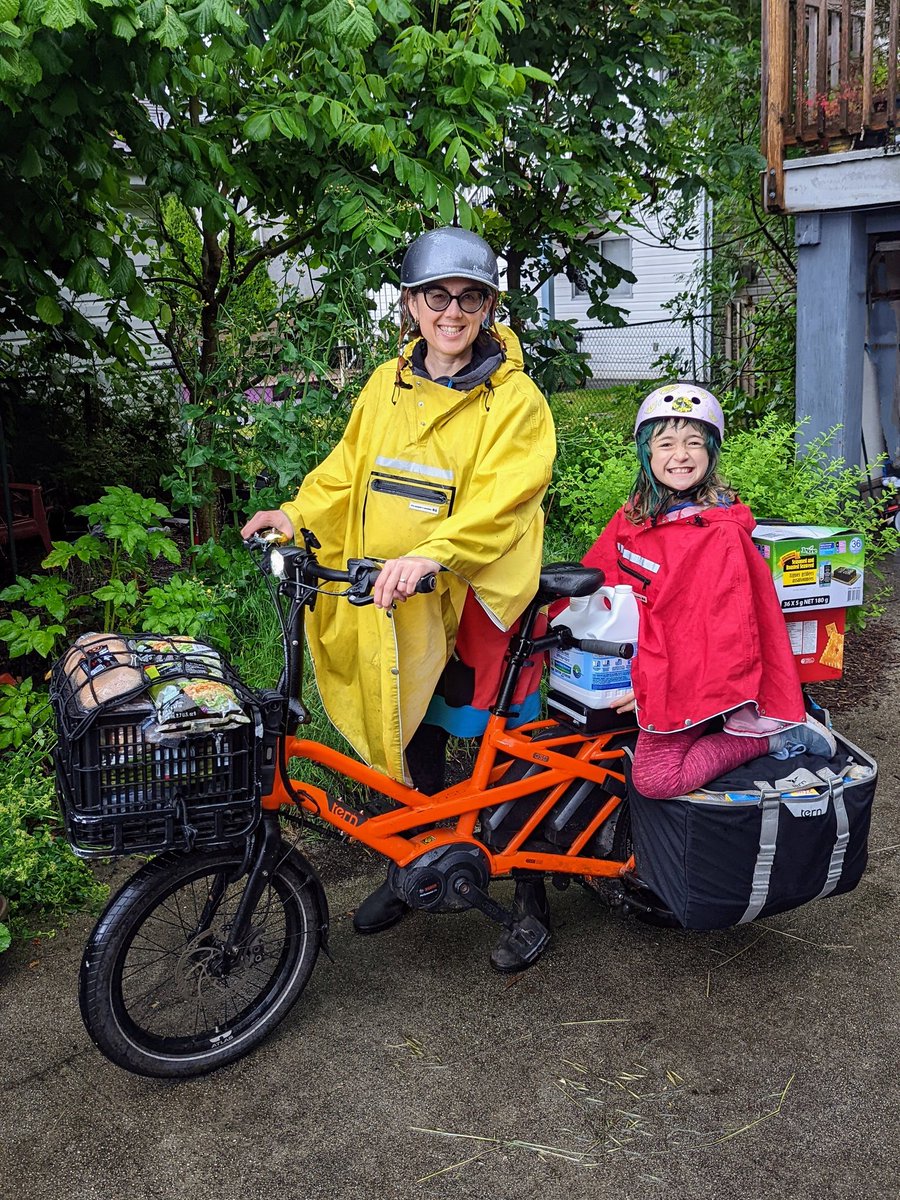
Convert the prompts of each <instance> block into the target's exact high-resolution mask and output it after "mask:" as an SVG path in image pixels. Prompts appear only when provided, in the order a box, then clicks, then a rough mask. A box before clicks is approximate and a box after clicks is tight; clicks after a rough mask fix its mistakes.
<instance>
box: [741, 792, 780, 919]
mask: <svg viewBox="0 0 900 1200" xmlns="http://www.w3.org/2000/svg"><path fill="white" fill-rule="evenodd" d="M755 782H756V786H757V787H758V788H759V806H760V808H761V809H762V820H761V821H760V825H759V853H758V854H757V856H756V866H755V867H754V868H753V883H752V884H751V887H750V903H749V904H748V905H747V910H746V912H745V913H744V915H743V916H742V917H741V919H740V920H739V921H738V925H746V924H747V923H748V922H749V921H755V920H756V918H757V917H758V916H759V914H760V913H761V912H762V910H763V907H764V906H765V903H766V900H768V898H769V882H770V880H771V878H772V867H773V866H774V864H775V844H776V842H777V841H778V816H779V813H780V811H781V793H780V792H775V791H773V790H772V788H771V786H770V785H769V784H768V783H765V782H762V783H761V782H760V781H759V780H758V779H757V780H756V781H755Z"/></svg>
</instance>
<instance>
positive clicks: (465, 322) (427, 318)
mask: <svg viewBox="0 0 900 1200" xmlns="http://www.w3.org/2000/svg"><path fill="white" fill-rule="evenodd" d="M426 286H427V289H428V290H431V289H438V288H442V289H443V290H444V291H446V292H449V293H451V294H452V295H453V296H454V297H455V296H459V295H460V294H461V293H462V292H481V293H482V294H484V293H485V289H484V288H483V287H479V285H478V284H476V283H473V282H472V280H471V279H459V278H455V277H454V278H450V279H439V280H436V281H435V282H434V283H429V284H427V285H426ZM422 290H424V289H421V290H419V291H416V292H413V293H412V294H411V295H410V296H409V299H408V301H407V303H408V305H409V311H410V313H411V315H412V316H413V318H414V319H415V321H416V323H417V324H418V326H419V331H420V333H421V334H422V337H423V338H424V339H425V341H426V342H427V344H428V349H429V350H430V351H433V352H434V353H435V354H436V355H437V356H438V357H439V359H441V360H445V361H446V362H447V363H451V362H458V363H459V366H460V367H462V366H465V364H466V362H468V360H469V358H470V357H471V354H470V349H471V346H472V343H473V342H474V341H475V339H476V338H477V337H478V333H479V331H480V329H481V325H482V322H483V321H484V318H485V316H486V315H487V312H488V309H489V307H490V296H489V295H485V299H484V303H483V304H482V305H481V307H480V308H478V310H477V311H476V312H473V313H468V312H463V310H462V309H461V308H460V306H459V301H458V300H456V299H453V300H451V301H450V303H449V304H448V306H447V307H446V308H445V309H444V311H443V312H435V311H434V310H433V309H431V308H429V307H428V305H427V304H426V303H425V297H424V296H423V295H422ZM447 373H448V374H449V373H450V372H447Z"/></svg>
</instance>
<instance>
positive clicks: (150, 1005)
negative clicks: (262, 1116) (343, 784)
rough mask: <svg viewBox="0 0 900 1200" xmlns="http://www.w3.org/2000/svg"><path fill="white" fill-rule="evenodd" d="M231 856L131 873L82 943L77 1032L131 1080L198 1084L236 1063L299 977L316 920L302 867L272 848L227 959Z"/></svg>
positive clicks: (316, 891) (312, 949) (234, 890)
mask: <svg viewBox="0 0 900 1200" xmlns="http://www.w3.org/2000/svg"><path fill="white" fill-rule="evenodd" d="M242 863H243V853H242V851H241V850H229V849H223V850H219V851H214V852H209V853H202V854H200V853H197V854H189V855H181V854H164V855H161V856H160V857H159V858H157V859H154V860H153V861H152V862H150V863H148V864H147V865H146V866H144V867H142V868H141V869H140V870H139V871H137V872H136V873H135V874H134V875H133V876H132V878H131V879H130V880H129V881H128V882H127V883H126V884H125V886H124V887H123V888H122V890H121V891H120V892H119V893H118V895H116V896H115V898H114V899H113V900H112V901H111V903H110V904H109V906H108V907H107V909H106V911H105V912H104V914H103V916H102V917H101V918H100V920H99V921H98V923H97V926H96V928H95V929H94V932H93V933H92V934H91V937H90V940H89V942H88V945H87V948H86V950H85V954H84V960H83V962H82V965H81V980H80V990H79V1001H80V1004H81V1015H82V1018H83V1020H84V1023H85V1026H86V1028H87V1031H88V1033H89V1034H90V1036H91V1038H92V1040H93V1041H94V1043H95V1044H96V1045H97V1046H98V1048H99V1049H100V1050H101V1051H102V1052H103V1053H104V1054H105V1055H106V1056H107V1058H109V1059H111V1060H112V1061H113V1062H114V1063H116V1064H117V1065H118V1066H120V1067H124V1068H125V1069H126V1070H128V1071H134V1072H135V1073H136V1074H138V1075H155V1076H161V1077H167V1078H183V1077H186V1076H190V1075H202V1074H204V1073H205V1072H207V1071H212V1070H215V1069H216V1068H217V1067H222V1066H224V1065H225V1064H226V1063H230V1062H234V1061H235V1060H236V1059H238V1058H242V1057H243V1056H244V1055H245V1054H247V1053H248V1052H249V1051H250V1050H252V1049H253V1048H254V1047H255V1046H256V1045H258V1043H259V1042H261V1041H262V1040H263V1038H265V1037H266V1036H267V1035H268V1034H269V1033H270V1032H271V1031H272V1030H273V1029H274V1028H275V1026H276V1025H277V1024H278V1023H279V1021H281V1019H282V1018H283V1017H284V1016H285V1015H286V1014H287V1012H288V1010H289V1009H290V1007H291V1005H292V1004H293V1003H294V1001H295V1000H296V999H297V998H298V996H299V995H300V993H301V992H302V991H303V989H304V987H305V986H306V984H307V981H308V980H309V977H310V974H311V973H312V969H313V966H314V965H315V962H316V958H317V956H318V953H319V949H320V947H321V944H322V933H323V926H325V924H326V923H327V913H326V911H325V902H324V897H323V895H322V892H321V885H320V884H319V882H318V879H317V878H316V876H315V874H314V872H313V871H312V868H311V867H309V866H308V865H307V864H305V863H304V861H303V859H302V858H301V857H300V856H299V855H295V854H294V853H293V851H292V849H291V847H290V845H289V844H288V843H287V842H282V843H281V853H280V854H279V856H278V863H277V865H276V867H275V869H274V870H273V872H272V876H271V879H270V881H269V882H268V884H267V886H266V888H265V890H264V891H263V894H262V896H261V898H260V900H259V903H258V904H257V906H256V910H255V912H254V913H253V917H252V919H251V922H250V928H249V930H248V932H247V935H246V936H245V937H244V939H243V940H242V942H241V943H240V945H239V946H238V947H237V948H236V953H235V954H233V955H231V956H230V957H226V955H225V952H224V950H225V942H226V939H227V937H228V933H229V930H230V928H231V924H232V922H233V921H234V917H235V913H236V912H237V907H238V904H239V903H240V900H241V896H242V895H243V892H244V888H245V887H246V884H247V876H246V875H241V876H240V877H239V878H236V877H237V876H238V875H239V872H240V870H241V865H242Z"/></svg>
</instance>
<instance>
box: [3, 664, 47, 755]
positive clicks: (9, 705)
mask: <svg viewBox="0 0 900 1200" xmlns="http://www.w3.org/2000/svg"><path fill="white" fill-rule="evenodd" d="M50 720H51V712H50V701H49V699H48V698H47V693H46V692H45V691H41V690H37V691H36V690H35V687H34V681H33V680H31V679H23V680H22V682H21V683H3V684H0V750H9V749H17V748H18V747H19V746H23V745H25V744H26V743H33V742H34V741H35V739H38V740H39V739H40V738H41V736H42V735H43V734H45V733H46V732H47V731H48V730H49V727H50Z"/></svg>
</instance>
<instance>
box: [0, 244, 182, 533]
mask: <svg viewBox="0 0 900 1200" xmlns="http://www.w3.org/2000/svg"><path fill="white" fill-rule="evenodd" d="M0 270H2V267H0ZM75 349H76V347H75V346H69V345H62V344H60V343H59V342H58V341H56V340H54V339H52V338H39V337H32V339H31V341H30V343H29V345H28V346H27V347H23V348H20V349H18V350H17V352H16V353H15V354H14V355H13V354H10V356H9V361H8V363H7V364H6V366H7V371H6V378H5V386H4V388H3V389H2V391H0V415H2V420H3V429H4V433H5V435H6V438H7V444H8V455H9V461H10V469H11V472H12V478H14V479H35V480H40V481H41V482H42V483H43V485H44V494H45V497H46V498H47V499H48V501H50V502H51V503H52V504H53V506H54V507H55V508H57V509H65V510H69V509H71V508H72V506H73V505H75V504H81V503H84V502H86V501H89V500H93V499H94V498H95V497H96V495H97V492H98V490H99V481H101V480H102V482H103V484H105V485H108V484H126V483H127V484H128V485H129V486H130V487H132V488H134V489H135V491H139V492H142V493H144V494H147V495H152V494H154V493H156V492H157V491H158V490H159V486H160V476H161V475H162V474H163V473H164V472H167V471H170V470H171V469H172V463H173V461H174V456H175V454H176V452H177V450H178V447H179V442H180V434H179V428H178V413H177V402H176V395H175V389H174V387H173V383H174V381H173V378H172V372H171V371H149V370H148V369H147V368H146V367H145V366H144V365H143V363H142V364H141V365H140V366H137V365H135V364H133V363H132V364H131V365H126V366H119V367H118V368H116V369H112V368H111V365H110V364H109V363H108V362H103V361H101V360H100V359H99V358H98V357H96V356H94V355H90V356H88V357H87V358H78V357H76V356H75V354H74V353H73V351H74V350H75ZM2 357H3V352H2V348H0V358H2Z"/></svg>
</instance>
